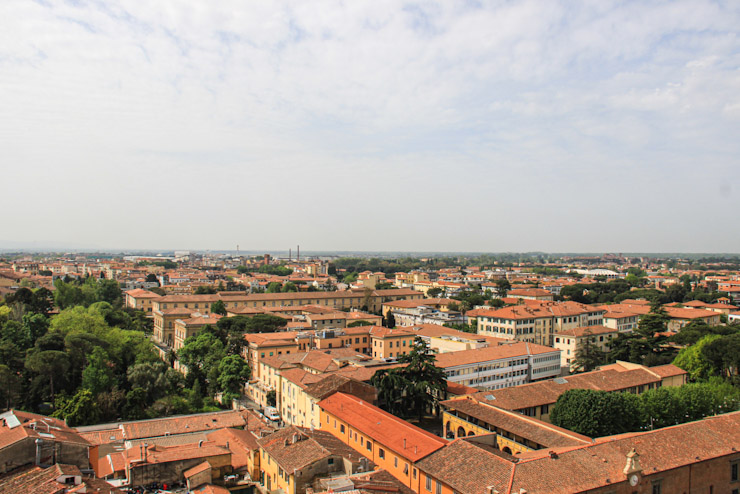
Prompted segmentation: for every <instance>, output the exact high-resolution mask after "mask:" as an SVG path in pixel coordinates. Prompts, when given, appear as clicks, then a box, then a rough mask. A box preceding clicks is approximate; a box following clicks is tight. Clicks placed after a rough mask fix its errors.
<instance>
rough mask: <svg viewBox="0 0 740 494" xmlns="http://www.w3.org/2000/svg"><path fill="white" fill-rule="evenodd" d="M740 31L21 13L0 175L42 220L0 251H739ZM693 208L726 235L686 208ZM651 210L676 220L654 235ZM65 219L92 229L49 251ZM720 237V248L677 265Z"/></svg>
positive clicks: (36, 7) (440, 19)
mask: <svg viewBox="0 0 740 494" xmlns="http://www.w3.org/2000/svg"><path fill="white" fill-rule="evenodd" d="M739 21H740V12H739V11H738V9H737V8H736V7H735V6H734V5H733V4H727V3H719V2H710V1H688V0H687V1H678V2H650V3H645V2H595V3H594V2H580V3H576V2H550V1H544V0H542V1H524V2H484V4H483V5H482V6H480V7H478V6H473V5H466V6H464V5H463V4H460V3H454V2H417V3H409V4H405V5H399V4H398V3H396V2H338V1H323V2H318V3H317V2H253V3H249V4H247V3H244V2H236V1H234V2H205V1H198V2H178V1H169V2H167V1H160V2H140V1H134V0H131V1H127V2H115V3H114V2H105V1H98V2H65V1H61V0H59V1H49V2H48V3H46V2H38V3H32V2H26V1H21V0H8V1H6V2H2V3H0V116H1V117H2V118H0V167H1V168H2V172H3V177H4V179H7V180H9V181H11V182H12V183H17V184H19V185H20V184H22V186H19V187H14V188H13V189H12V190H11V191H10V192H9V194H8V195H7V196H6V197H5V201H6V202H7V203H9V204H15V203H24V204H26V206H25V208H26V211H27V216H25V217H24V218H15V219H13V220H11V224H10V225H9V226H8V228H7V229H6V230H5V232H4V234H3V235H4V236H7V238H8V241H23V240H25V239H29V240H30V239H39V238H41V239H44V238H46V239H49V240H52V239H54V240H58V239H61V240H63V241H64V242H66V243H74V242H77V243H79V244H80V245H87V244H95V245H101V246H109V247H114V246H121V247H179V246H182V247H202V248H206V247H209V248H219V247H228V246H230V245H231V244H234V243H236V242H235V241H233V239H234V238H236V239H237V241H239V239H240V238H241V239H242V240H241V241H240V243H241V244H242V245H243V246H245V245H248V244H249V245H252V246H253V247H254V248H263V247H278V246H280V245H283V243H285V242H292V239H293V238H294V237H296V236H300V237H301V238H303V239H306V240H304V241H303V242H304V244H307V245H308V243H310V244H311V245H313V246H314V247H315V248H324V249H331V248H354V249H389V250H397V249H402V248H407V249H415V250H516V249H521V250H534V249H537V250H555V249H565V250H589V249H595V250H610V249H614V250H619V249H621V250H629V249H632V250H661V249H663V250H666V249H667V250H682V249H683V250H733V249H734V250H736V248H737V247H736V245H738V241H740V237H738V236H737V235H738V234H737V233H733V232H732V231H730V230H728V229H726V228H719V226H720V225H723V224H726V222H727V221H728V220H729V219H730V218H731V213H730V211H732V210H733V207H734V208H735V209H736V206H738V205H740V201H739V200H738V197H737V196H736V195H735V196H733V195H732V194H729V195H728V194H725V195H717V194H716V192H713V190H714V184H715V183H716V180H717V177H718V176H721V177H734V176H736V175H737V169H738V168H739V165H740V162H739V156H740V144H739V143H738V142H736V141H737V138H736V136H737V135H738V131H739V130H740V121H739V119H740V110H738V108H740V99H739V98H740V96H739V95H740V91H739V89H740V70H739V69H738V67H740V51H739V50H738V45H739V42H738V29H737V26H739V25H740V22H739ZM697 175H698V177H697ZM725 180H734V179H733V178H729V179H725ZM665 183H667V184H669V186H668V187H666V186H664V184H665ZM37 187H42V188H44V194H41V195H42V197H40V198H39V197H38V194H35V195H29V188H30V189H31V190H34V189H35V188H37ZM47 188H48V190H47ZM732 190H740V186H739V187H734V188H733V189H732ZM69 191H74V194H71V195H73V196H74V199H68V196H69V195H70V192H69ZM102 191H104V192H102ZM57 192H58V193H57ZM697 195H699V196H702V195H706V196H705V199H704V206H705V207H706V208H707V209H708V210H711V211H712V212H713V213H712V214H709V215H707V214H705V213H704V212H703V210H702V209H701V208H697V207H695V206H694V205H693V204H688V203H685V202H680V201H681V198H685V197H697ZM28 197H34V199H33V200H32V201H30V203H29V201H28V200H27V198H28ZM607 197H608V200H607V199H606V198H607ZM646 198H648V199H646ZM646 200H647V201H648V202H647V205H649V206H650V207H656V208H660V207H663V206H664V205H667V204H673V206H672V207H671V208H670V211H672V215H671V217H669V218H664V220H663V221H664V224H665V226H661V227H660V228H658V227H655V226H654V225H655V221H654V217H653V216H652V215H651V214H647V210H646V207H645V206H646V203H645V201H646ZM98 201H110V203H109V204H108V205H106V206H105V207H96V206H94V205H95V204H96V203H97V202H98ZM677 201H678V202H679V203H678V204H674V203H675V202H677ZM614 204H619V207H616V208H615V207H614ZM178 208H179V210H180V211H182V210H186V211H187V212H188V213H189V216H188V218H187V219H183V220H181V219H179V218H177V214H176V213H175V211H176V210H177V209H178ZM183 208H184V209H183ZM242 208H244V209H245V210H246V211H244V212H243V213H242ZM50 210H53V211H54V212H55V214H58V215H61V216H64V217H65V218H71V219H74V218H76V217H79V218H83V219H84V220H85V221H84V222H83V223H82V224H81V223H80V222H75V221H71V220H70V221H65V222H58V223H56V224H53V225H49V224H48V221H47V219H48V214H49V211H50ZM154 211H156V212H157V213H158V214H160V215H167V216H165V217H166V218H167V221H155V220H154V218H152V216H151V215H152V214H153V212H154ZM222 211H223V212H222ZM170 212H171V213H172V214H168V213H170ZM258 212H259V214H257V213H258ZM420 212H421V213H423V214H419V213H420ZM404 216H411V217H415V218H417V219H416V220H415V221H414V222H413V224H412V227H411V228H409V223H408V222H407V221H406V220H403V219H402V218H403V217H404ZM581 217H582V218H587V219H588V220H589V221H588V222H586V223H587V224H588V226H584V225H581V226H579V218H581ZM678 217H681V218H678ZM132 218H136V220H132ZM394 218H398V219H397V220H396V219H394ZM715 221H716V227H715V228H713V230H714V231H717V238H714V239H712V242H711V243H708V242H706V239H704V238H693V237H689V238H683V237H682V238H681V240H680V242H679V243H675V242H674V241H673V240H672V239H671V232H675V231H678V230H680V229H681V227H682V225H685V224H687V223H697V222H705V223H708V225H707V226H708V227H714V226H715V225H714V222H715ZM594 222H595V223H599V222H601V223H602V224H603V228H602V231H607V230H609V229H611V228H615V229H616V230H617V231H619V232H621V235H620V236H618V237H616V238H613V236H612V235H606V234H601V235H594V227H593V225H592V223H594ZM88 223H89V224H95V225H96V226H95V228H92V227H90V226H86V225H88ZM203 224H208V225H210V227H211V228H209V230H208V233H207V234H206V235H202V236H201V235H193V234H192V230H191V229H192V227H193V226H195V225H203ZM99 225H104V226H99ZM121 225H124V226H125V228H122V227H121ZM250 225H252V226H253V225H258V226H259V229H258V231H259V233H260V235H259V236H255V235H254V232H255V231H256V230H255V228H253V227H252V226H250ZM317 225H318V226H320V227H317ZM558 225H569V226H568V227H567V228H564V229H563V231H562V232H560V231H559V230H558ZM440 228H443V231H444V232H446V234H440V230H439V229H440ZM44 232H46V233H44ZM101 232H104V235H103V237H104V238H100V237H99V235H100V234H101ZM247 232H249V233H247ZM472 232H475V234H472ZM447 233H448V234H447ZM0 244H2V238H0ZM0 246H1V245H0Z"/></svg>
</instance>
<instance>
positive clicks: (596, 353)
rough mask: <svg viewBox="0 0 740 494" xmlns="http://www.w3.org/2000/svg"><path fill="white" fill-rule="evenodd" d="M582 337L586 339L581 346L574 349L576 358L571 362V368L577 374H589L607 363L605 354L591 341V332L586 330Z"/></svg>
mask: <svg viewBox="0 0 740 494" xmlns="http://www.w3.org/2000/svg"><path fill="white" fill-rule="evenodd" d="M584 335H585V336H587V337H586V339H585V340H584V342H583V344H581V345H580V346H578V348H576V356H575V360H573V367H574V369H575V370H576V371H578V372H590V371H592V370H594V369H596V368H597V367H598V366H600V365H604V364H605V363H607V358H606V353H607V352H605V351H603V350H601V348H599V346H598V345H597V344H596V343H595V342H594V341H592V340H593V338H594V337H593V336H591V335H592V333H591V331H588V330H587V331H586V332H585V333H584Z"/></svg>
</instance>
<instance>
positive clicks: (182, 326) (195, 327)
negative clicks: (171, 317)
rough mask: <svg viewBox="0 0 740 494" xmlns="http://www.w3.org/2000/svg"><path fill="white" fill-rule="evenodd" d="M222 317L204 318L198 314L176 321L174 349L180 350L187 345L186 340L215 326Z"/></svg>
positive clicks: (214, 315)
mask: <svg viewBox="0 0 740 494" xmlns="http://www.w3.org/2000/svg"><path fill="white" fill-rule="evenodd" d="M221 317H223V316H220V315H218V314H210V315H209V316H204V315H202V314H200V313H198V312H196V313H194V314H191V317H188V318H186V319H176V320H175V323H174V330H175V340H174V345H173V348H174V349H175V350H179V349H180V348H182V347H183V345H184V344H185V340H186V339H188V338H190V337H191V336H196V335H197V334H198V333H199V332H200V331H201V330H202V329H203V328H205V327H206V326H215V325H216V323H218V320H219V319H221Z"/></svg>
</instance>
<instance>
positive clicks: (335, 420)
mask: <svg viewBox="0 0 740 494" xmlns="http://www.w3.org/2000/svg"><path fill="white" fill-rule="evenodd" d="M319 408H320V410H321V428H322V429H323V430H326V431H329V432H331V433H332V434H334V435H335V436H336V437H338V438H339V439H341V440H342V441H343V442H344V443H345V444H348V445H349V446H351V447H353V448H354V449H356V450H357V451H359V452H361V453H362V454H363V455H365V456H366V457H367V458H368V459H369V460H370V461H372V462H373V463H375V464H376V465H378V466H379V467H381V468H385V469H386V470H388V472H389V473H390V474H391V475H393V476H394V477H396V478H397V479H398V480H399V481H401V482H402V483H403V484H404V485H405V486H407V487H409V488H410V489H412V490H414V491H415V492H419V491H418V488H419V475H418V471H417V468H416V466H415V463H416V462H417V461H419V460H421V459H422V458H424V457H426V456H428V455H430V454H431V453H433V452H435V451H437V450H439V449H441V448H443V447H444V446H445V445H446V444H447V442H448V441H447V440H445V439H443V438H441V437H438V436H435V435H434V434H432V433H430V432H427V431H425V430H423V429H420V428H419V427H416V426H415V425H412V424H410V423H408V422H406V421H405V420H402V419H400V418H398V417H396V416H394V415H391V414H390V413H388V412H385V411H383V410H381V409H380V408H378V407H376V406H373V405H371V404H370V403H367V402H366V401H363V400H361V399H360V398H357V397H356V396H352V395H348V394H345V393H341V392H340V393H334V394H333V395H331V396H329V397H328V398H326V399H324V400H322V401H320V402H319Z"/></svg>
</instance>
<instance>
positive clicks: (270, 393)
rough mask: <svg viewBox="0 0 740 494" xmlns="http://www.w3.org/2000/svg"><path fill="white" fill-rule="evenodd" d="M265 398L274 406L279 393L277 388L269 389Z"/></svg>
mask: <svg viewBox="0 0 740 494" xmlns="http://www.w3.org/2000/svg"><path fill="white" fill-rule="evenodd" d="M265 399H266V401H267V406H271V407H274V406H275V405H277V393H276V392H275V390H274V389H273V390H272V391H268V392H267V395H266V396H265Z"/></svg>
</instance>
